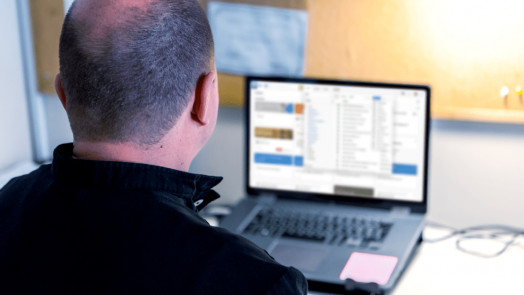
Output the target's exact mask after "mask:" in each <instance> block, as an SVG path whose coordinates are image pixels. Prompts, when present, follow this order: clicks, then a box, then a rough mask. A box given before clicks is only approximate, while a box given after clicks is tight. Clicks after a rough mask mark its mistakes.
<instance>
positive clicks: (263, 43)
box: [207, 1, 308, 76]
mask: <svg viewBox="0 0 524 295" xmlns="http://www.w3.org/2000/svg"><path fill="white" fill-rule="evenodd" d="M207 15H208V19H209V22H210V25H211V30H212V31H213V38H214V41H215V62H216V66H217V70H218V71H220V72H224V73H231V74H239V75H279V76H303V73H304V55H305V44H306V37H307V27H308V13H307V12H306V11H303V10H296V9H284V8H275V7H267V6H256V5H248V4H235V3H224V2H217V1H212V2H209V3H208V5H207Z"/></svg>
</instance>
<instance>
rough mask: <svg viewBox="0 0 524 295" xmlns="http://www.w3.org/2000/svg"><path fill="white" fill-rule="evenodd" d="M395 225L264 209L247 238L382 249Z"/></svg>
mask: <svg viewBox="0 0 524 295" xmlns="http://www.w3.org/2000/svg"><path fill="white" fill-rule="evenodd" d="M391 227H392V223H390V222H384V221H380V220H376V219H369V218H365V217H361V216H359V217H351V216H336V215H328V214H323V213H313V212H309V213H305V212H296V211H291V210H283V209H274V208H273V209H271V208H268V209H263V210H261V211H259V212H258V214H257V215H256V216H255V218H253V219H252V221H251V222H250V223H249V224H248V226H247V227H246V228H245V229H244V231H243V234H251V235H259V236H264V237H285V238H293V239H301V240H308V241H314V242H319V243H326V244H329V245H339V246H348V247H360V248H362V247H363V248H370V249H372V250H374V249H378V248H380V246H381V243H382V242H383V241H384V239H385V238H386V236H387V234H388V232H389V230H390V229H391Z"/></svg>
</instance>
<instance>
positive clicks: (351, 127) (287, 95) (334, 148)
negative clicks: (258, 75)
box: [249, 81, 427, 202]
mask: <svg viewBox="0 0 524 295" xmlns="http://www.w3.org/2000/svg"><path fill="white" fill-rule="evenodd" d="M249 87H250V89H249V91H250V105H249V107H250V118H249V120H250V122H249V128H250V130H249V136H250V141H249V143H250V146H249V161H250V163H249V164H250V165H249V169H250V171H249V186H250V187H252V188H261V189H276V190H284V191H300V192H311V193H321V194H336V195H341V196H359V197H366V198H380V199H391V200H402V201H413V202H417V201H422V200H423V183H424V181H423V177H424V175H423V173H424V165H425V161H424V157H425V152H424V148H425V136H426V135H425V132H426V131H425V128H426V117H425V116H426V103H427V98H426V95H427V94H426V92H425V91H424V90H422V89H420V90H419V89H408V88H406V89H399V88H382V87H362V86H347V85H323V84H308V83H295V82H273V81H251V83H250V86H249Z"/></svg>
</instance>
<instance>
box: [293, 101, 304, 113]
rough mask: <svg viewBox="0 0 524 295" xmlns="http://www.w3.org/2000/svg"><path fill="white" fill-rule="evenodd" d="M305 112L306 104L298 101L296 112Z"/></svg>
mask: <svg viewBox="0 0 524 295" xmlns="http://www.w3.org/2000/svg"><path fill="white" fill-rule="evenodd" d="M303 113H304V104H303V103H296V104H295V114H298V115H302V114H303Z"/></svg>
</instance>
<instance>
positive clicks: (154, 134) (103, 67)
mask: <svg viewBox="0 0 524 295" xmlns="http://www.w3.org/2000/svg"><path fill="white" fill-rule="evenodd" d="M212 72H214V60H213V40H212V35H211V31H210V28H209V24H208V22H207V19H206V16H205V14H204V12H203V11H202V9H201V8H200V7H199V5H198V3H197V2H196V1H195V0H77V1H75V3H74V4H73V6H72V8H71V9H70V11H69V13H68V14H67V16H66V18H65V21H64V25H63V29H62V35H61V38H60V76H59V77H58V78H57V92H58V94H59V96H60V97H61V99H62V102H63V103H64V106H65V107H66V110H67V113H68V117H69V121H70V124H71V128H72V130H73V135H74V140H75V143H76V142H107V143H132V144H135V145H138V146H142V147H145V148H147V147H149V146H151V145H153V144H155V143H157V142H159V141H160V140H161V139H162V138H163V137H164V136H165V135H166V134H167V133H168V132H169V131H170V130H171V129H172V128H173V126H174V125H175V124H176V123H177V120H178V119H179V117H180V116H181V114H182V113H183V112H184V110H186V109H187V108H188V104H190V103H193V104H196V106H195V107H196V108H198V107H199V105H198V104H201V102H199V101H197V100H198V97H197V99H195V90H196V91H197V92H198V88H199V84H202V83H204V82H205V81H204V80H206V79H205V77H206V74H209V73H212ZM214 79H215V78H214V77H213V78H212V80H213V83H214V82H215V81H214ZM207 80H209V79H207ZM62 96H64V98H62ZM197 96H198V93H197ZM195 119H196V120H198V119H199V118H198V117H197V118H195ZM212 125H213V127H214V122H212ZM180 131H181V132H183V131H184V130H180Z"/></svg>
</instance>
